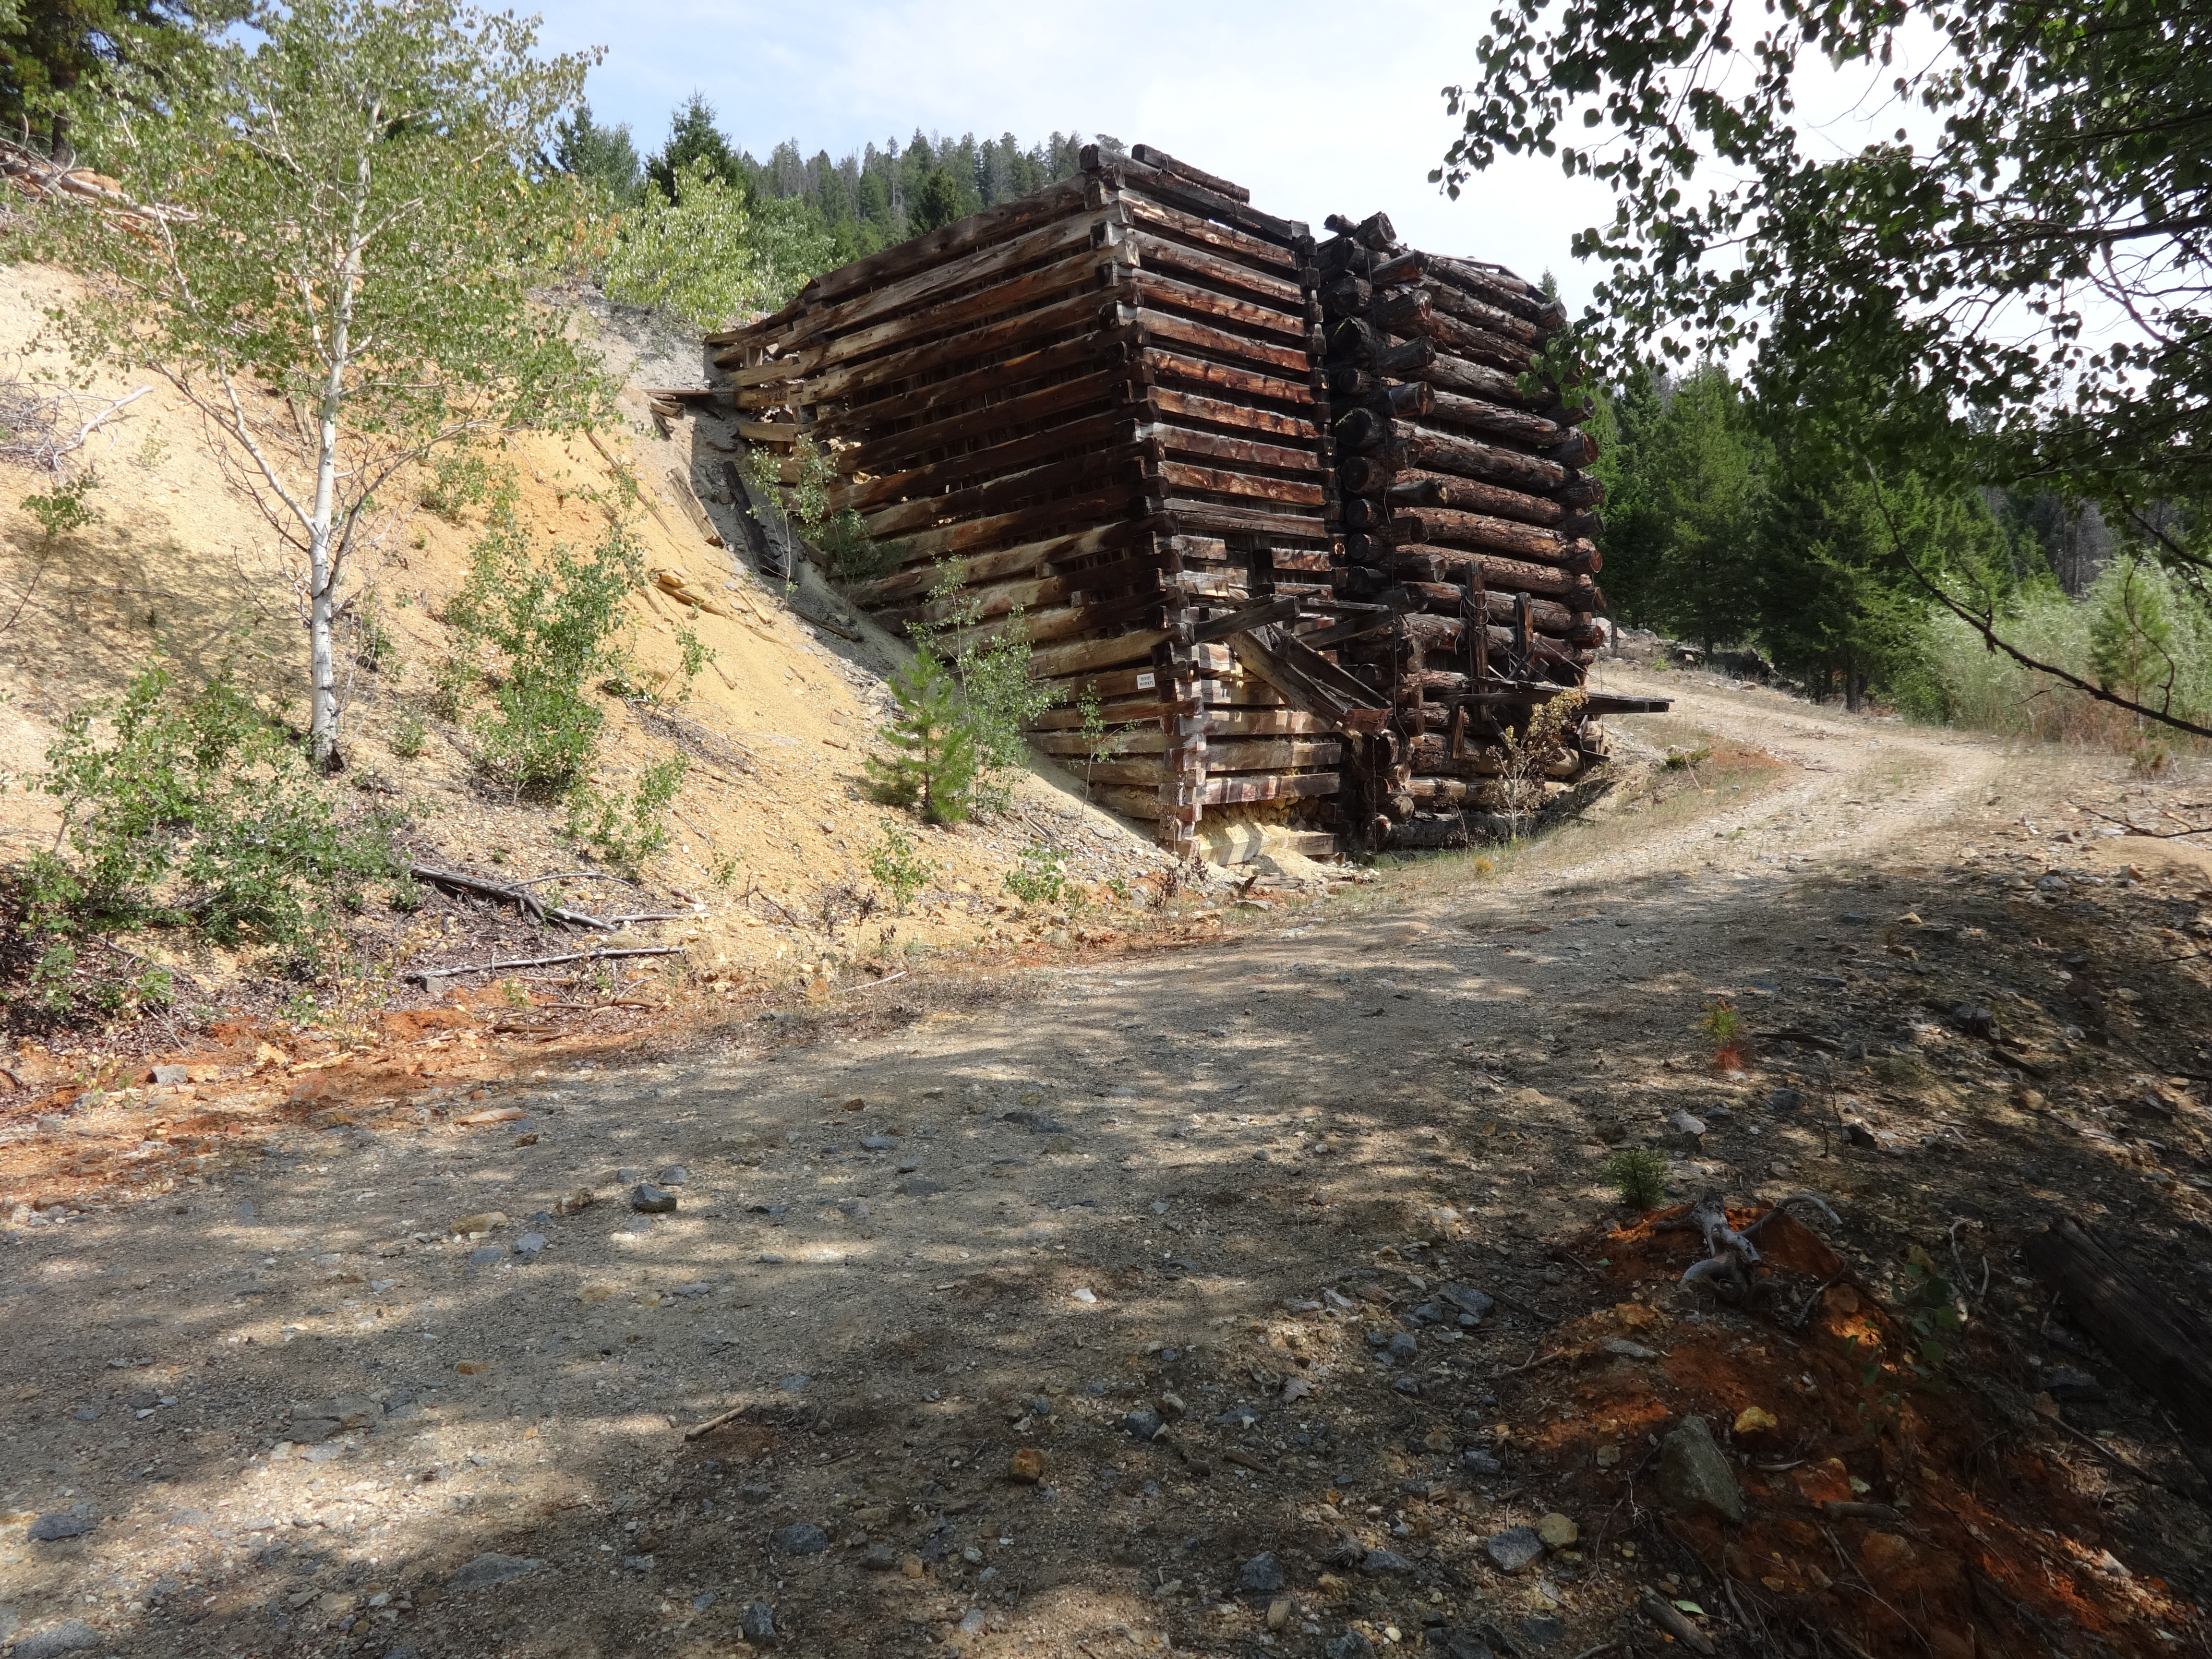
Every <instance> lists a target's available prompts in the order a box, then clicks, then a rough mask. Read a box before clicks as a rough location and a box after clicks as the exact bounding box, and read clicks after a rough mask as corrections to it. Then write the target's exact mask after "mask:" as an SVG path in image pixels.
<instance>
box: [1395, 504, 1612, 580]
mask: <svg viewBox="0 0 2212 1659" xmlns="http://www.w3.org/2000/svg"><path fill="white" fill-rule="evenodd" d="M1400 510H1401V512H1404V513H1407V514H1408V515H1410V516H1411V517H1413V518H1415V519H1418V520H1420V522H1421V523H1422V525H1423V526H1425V527H1426V529H1427V532H1428V535H1427V538H1426V539H1427V540H1428V541H1430V542H1431V543H1437V544H1443V545H1445V546H1449V547H1476V548H1486V549H1494V550H1497V551H1498V552H1500V553H1510V554H1511V555H1512V556H1514V557H1515V558H1517V559H1530V560H1534V561H1535V562H1538V563H1540V564H1556V565H1559V566H1561V567H1562V568H1566V569H1570V570H1577V571H1589V572H1591V573H1595V571H1597V570H1598V569H1599V568H1600V565H1599V560H1598V552H1597V549H1596V548H1595V547H1594V546H1592V545H1591V544H1589V543H1588V542H1584V541H1578V540H1577V539H1576V538H1573V537H1571V536H1567V535H1565V534H1562V533H1561V532H1559V531H1557V530H1549V529H1547V528H1545V527H1544V526H1542V525H1534V524H1521V523H1518V522H1516V520H1511V519H1496V518H1492V517H1490V516H1489V515H1488V514H1486V513H1463V512H1461V511H1459V510H1458V509H1456V508H1454V507H1404V508H1401V509H1400Z"/></svg>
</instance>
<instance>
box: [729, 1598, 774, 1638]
mask: <svg viewBox="0 0 2212 1659" xmlns="http://www.w3.org/2000/svg"><path fill="white" fill-rule="evenodd" d="M738 1630H739V1631H741V1632H744V1638H745V1640H746V1641H748V1642H763V1643H766V1642H773V1641H775V1608H774V1607H770V1606H769V1604H768V1603H767V1602H765V1601H756V1602H754V1603H753V1604H752V1605H751V1606H750V1607H747V1608H746V1609H745V1611H744V1617H743V1618H741V1619H739V1620H738Z"/></svg>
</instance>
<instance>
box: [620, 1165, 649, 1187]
mask: <svg viewBox="0 0 2212 1659" xmlns="http://www.w3.org/2000/svg"><path fill="white" fill-rule="evenodd" d="M644 1179H645V1171H644V1170H640V1169H637V1168H635V1167H634V1166H625V1167H624V1168H623V1169H619V1170H616V1171H615V1181H616V1183H617V1185H619V1186H623V1187H627V1186H629V1183H630V1182H633V1181H642V1180H644Z"/></svg>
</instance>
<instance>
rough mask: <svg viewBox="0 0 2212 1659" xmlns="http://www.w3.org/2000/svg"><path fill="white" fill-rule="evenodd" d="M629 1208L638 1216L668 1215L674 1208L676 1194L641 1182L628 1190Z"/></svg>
mask: <svg viewBox="0 0 2212 1659" xmlns="http://www.w3.org/2000/svg"><path fill="white" fill-rule="evenodd" d="M629 1206H630V1208H631V1209H633V1210H635V1211H636V1212H638V1213H639V1214H640V1215H668V1214H671V1213H672V1212H674V1210H675V1208H676V1194H673V1193H671V1192H664V1191H663V1190H662V1189H661V1188H658V1187H656V1186H654V1185H653V1183H652V1182H649V1181H641V1182H638V1183H637V1185H636V1186H635V1187H633V1188H630V1189H629Z"/></svg>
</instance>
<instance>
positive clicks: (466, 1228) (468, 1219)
mask: <svg viewBox="0 0 2212 1659" xmlns="http://www.w3.org/2000/svg"><path fill="white" fill-rule="evenodd" d="M505 1225H507V1212H506V1211H504V1210H485V1211H482V1212H479V1213H477V1214H476V1215H465V1216H463V1217H461V1218H459V1220H458V1221H456V1222H454V1223H453V1231H455V1232H457V1233H459V1234H460V1235H461V1237H464V1238H466V1237H468V1236H469V1235H470V1234H471V1233H488V1232H491V1231H495V1229H498V1228H501V1227H504V1226H505Z"/></svg>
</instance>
